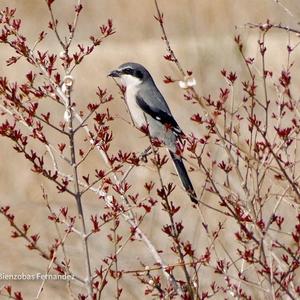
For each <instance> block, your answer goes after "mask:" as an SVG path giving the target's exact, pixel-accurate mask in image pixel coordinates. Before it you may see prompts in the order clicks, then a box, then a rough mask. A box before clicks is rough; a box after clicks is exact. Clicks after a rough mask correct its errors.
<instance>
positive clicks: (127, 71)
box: [123, 68, 133, 74]
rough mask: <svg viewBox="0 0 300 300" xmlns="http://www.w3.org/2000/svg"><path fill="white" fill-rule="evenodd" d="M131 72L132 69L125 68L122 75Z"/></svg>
mask: <svg viewBox="0 0 300 300" xmlns="http://www.w3.org/2000/svg"><path fill="white" fill-rule="evenodd" d="M132 71H133V70H132V69H130V68H126V69H124V70H123V73H124V74H132Z"/></svg>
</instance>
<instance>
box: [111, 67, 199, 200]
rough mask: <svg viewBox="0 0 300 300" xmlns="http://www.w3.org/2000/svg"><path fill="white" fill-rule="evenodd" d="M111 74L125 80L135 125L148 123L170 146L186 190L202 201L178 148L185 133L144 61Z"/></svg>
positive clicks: (151, 129) (154, 132)
mask: <svg viewBox="0 0 300 300" xmlns="http://www.w3.org/2000/svg"><path fill="white" fill-rule="evenodd" d="M109 76H111V77H117V78H120V80H121V83H122V84H123V85H125V86H126V93H125V98H126V102H127V106H128V109H129V112H130V114H131V117H132V120H133V122H134V125H135V126H136V127H137V128H142V127H143V126H147V125H148V130H149V134H150V136H151V137H152V138H157V139H158V140H159V141H161V142H163V144H164V145H165V146H166V147H167V148H168V150H169V153H170V155H171V158H172V160H173V162H174V165H175V168H176V171H177V173H178V176H179V178H180V180H181V182H182V185H183V187H184V189H185V190H186V192H187V193H188V195H189V196H190V199H191V201H192V202H193V203H198V200H197V195H196V193H195V190H194V188H193V185H192V182H191V180H190V178H189V176H188V173H187V171H186V168H185V166H184V163H183V161H182V157H181V156H180V155H178V154H177V151H176V149H177V143H178V141H179V140H180V138H181V137H182V136H183V132H182V130H181V129H180V127H179V125H178V124H177V122H176V120H175V119H174V117H173V116H172V113H171V111H170V108H169V106H168V104H167V102H166V101H165V99H164V97H163V96H162V94H161V93H160V91H159V90H158V88H157V87H156V85H155V82H154V81H153V79H152V77H151V75H150V73H149V72H148V71H147V70H146V69H145V68H144V67H143V66H142V65H140V64H137V63H125V64H122V65H121V66H120V67H119V68H118V69H116V70H114V71H112V72H111V73H110V74H109Z"/></svg>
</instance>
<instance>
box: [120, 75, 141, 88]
mask: <svg viewBox="0 0 300 300" xmlns="http://www.w3.org/2000/svg"><path fill="white" fill-rule="evenodd" d="M121 82H122V84H123V85H125V86H126V88H127V89H131V88H135V87H137V86H138V85H140V84H141V83H142V81H141V80H140V79H139V78H137V77H134V76H132V75H127V74H123V75H122V76H121Z"/></svg>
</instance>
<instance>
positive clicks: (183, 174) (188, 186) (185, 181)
mask: <svg viewBox="0 0 300 300" xmlns="http://www.w3.org/2000/svg"><path fill="white" fill-rule="evenodd" d="M169 153H170V155H171V157H172V160H173V162H174V165H175V168H176V171H177V174H178V176H179V178H180V181H181V183H182V185H183V187H184V189H185V190H186V192H187V193H188V194H189V196H190V198H191V201H192V202H193V203H196V204H197V203H198V200H197V195H196V192H195V190H194V187H193V185H192V182H191V180H190V177H189V175H188V173H187V171H186V168H185V166H184V163H183V161H182V158H181V157H180V156H178V155H176V154H175V153H174V152H172V151H169Z"/></svg>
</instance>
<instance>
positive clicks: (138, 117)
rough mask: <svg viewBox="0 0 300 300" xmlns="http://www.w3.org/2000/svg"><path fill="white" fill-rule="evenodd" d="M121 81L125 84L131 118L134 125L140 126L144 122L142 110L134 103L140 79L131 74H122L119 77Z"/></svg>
mask: <svg viewBox="0 0 300 300" xmlns="http://www.w3.org/2000/svg"><path fill="white" fill-rule="evenodd" d="M121 81H122V83H123V84H124V85H125V86H126V95H125V98H126V102H127V105H128V109H129V112H130V114H131V118H132V120H133V122H134V124H135V126H136V127H138V128H140V127H142V126H143V125H145V124H146V121H145V116H144V112H143V111H142V110H141V108H140V107H139V106H138V105H137V103H136V94H137V91H138V87H139V85H140V84H141V81H140V80H139V79H138V78H136V77H133V76H130V75H126V74H123V75H122V77H121Z"/></svg>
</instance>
